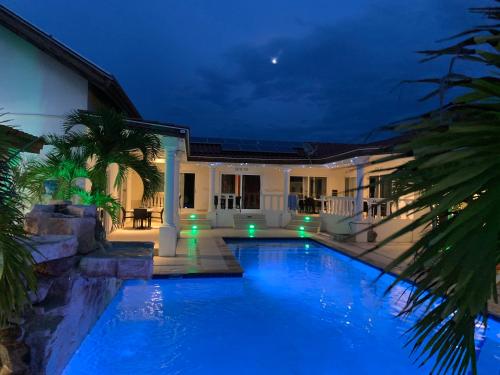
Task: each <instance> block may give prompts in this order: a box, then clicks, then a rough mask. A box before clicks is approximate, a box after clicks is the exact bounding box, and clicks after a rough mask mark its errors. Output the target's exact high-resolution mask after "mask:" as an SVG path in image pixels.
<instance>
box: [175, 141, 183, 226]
mask: <svg viewBox="0 0 500 375" xmlns="http://www.w3.org/2000/svg"><path fill="white" fill-rule="evenodd" d="M174 155H175V156H174V180H173V183H174V200H175V201H174V206H173V209H174V223H175V226H176V227H177V228H180V217H179V211H180V206H181V204H180V189H179V187H180V176H181V174H180V161H181V155H182V152H181V151H179V150H177V151H176V152H175V154H174Z"/></svg>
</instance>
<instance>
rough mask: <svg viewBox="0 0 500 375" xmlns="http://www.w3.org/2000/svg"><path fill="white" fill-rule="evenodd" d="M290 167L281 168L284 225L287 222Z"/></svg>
mask: <svg viewBox="0 0 500 375" xmlns="http://www.w3.org/2000/svg"><path fill="white" fill-rule="evenodd" d="M290 171H291V169H290V168H284V169H283V214H282V223H281V225H282V226H283V227H284V226H286V225H287V224H288V219H289V211H288V195H289V192H290Z"/></svg>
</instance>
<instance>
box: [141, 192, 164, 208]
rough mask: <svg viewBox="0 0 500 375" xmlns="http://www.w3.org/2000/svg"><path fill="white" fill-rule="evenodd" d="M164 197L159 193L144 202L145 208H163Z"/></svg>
mask: <svg viewBox="0 0 500 375" xmlns="http://www.w3.org/2000/svg"><path fill="white" fill-rule="evenodd" d="M163 202H164V197H163V192H158V193H155V195H153V197H152V198H150V199H147V200H146V201H144V203H143V206H144V207H163Z"/></svg>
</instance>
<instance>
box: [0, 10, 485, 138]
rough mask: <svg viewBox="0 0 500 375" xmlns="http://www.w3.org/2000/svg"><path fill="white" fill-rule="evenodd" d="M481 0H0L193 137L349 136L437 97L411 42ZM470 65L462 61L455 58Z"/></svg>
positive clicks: (441, 65) (459, 24)
mask: <svg viewBox="0 0 500 375" xmlns="http://www.w3.org/2000/svg"><path fill="white" fill-rule="evenodd" d="M491 3H492V2H491V1H486V0H484V1H481V0H412V1H410V0H300V1H298V0H297V1H294V0H252V1H242V0H239V1H238V0H211V1H209V0H205V1H203V0H148V1H132V0H129V1H125V0H111V1H110V0H108V1H102V0H80V1H77V0H72V1H67V0H43V1H34V0H9V1H3V0H2V4H3V5H5V6H7V7H9V8H10V9H11V10H13V11H14V12H16V13H18V14H19V15H21V16H22V17H24V18H26V19H27V20H28V21H30V22H32V23H34V24H35V25H37V26H38V27H40V28H41V29H43V30H44V31H46V32H47V33H49V34H51V35H53V36H54V37H55V38H57V39H58V40H60V41H62V42H63V43H65V44H66V45H68V46H69V47H71V48H72V49H74V50H75V51H77V52H78V53H80V54H81V55H83V56H85V57H86V58H88V59H90V60H92V61H93V62H94V63H96V64H97V65H99V66H101V67H102V68H104V69H105V70H107V71H108V72H110V73H112V74H113V75H114V76H115V77H117V79H118V80H119V82H120V83H121V84H122V86H123V87H124V89H125V90H126V92H127V93H128V94H129V96H130V98H131V99H132V100H133V101H134V103H135V104H136V106H137V107H138V109H139V111H140V112H141V114H142V116H143V117H144V118H145V119H149V120H158V121H167V122H174V123H178V124H182V125H187V126H189V127H191V129H192V133H193V135H195V136H217V137H233V138H234V137H240V138H253V139H281V140H287V139H289V140H324V141H332V142H334V141H337V142H342V141H343V142H359V141H363V140H364V139H365V136H366V135H367V134H368V133H369V132H370V131H371V130H372V129H375V128H377V127H380V126H381V125H384V124H387V123H389V122H392V121H395V120H397V119H400V118H404V117H407V116H410V115H414V114H418V113H420V112H422V111H424V110H426V109H429V108H430V107H432V106H435V105H436V103H434V102H430V103H426V104H422V103H419V102H418V101H417V99H418V98H419V96H421V95H423V94H424V93H425V92H427V90H428V89H429V88H428V87H427V88H425V87H421V86H417V85H410V86H408V85H399V82H400V81H401V80H405V79H415V78H422V77H429V76H436V75H441V74H442V73H444V72H445V70H446V68H447V61H446V60H443V61H438V62H433V63H428V64H420V63H419V62H418V60H419V56H417V55H416V54H415V51H417V50H421V49H429V48H437V47H439V46H440V45H442V43H441V44H439V43H436V41H437V40H439V39H442V38H444V37H447V36H451V35H453V34H455V33H457V32H460V31H462V30H464V29H465V28H467V27H469V26H472V25H476V24H480V23H484V22H485V21H484V20H482V19H480V18H478V17H477V16H474V15H471V14H469V13H468V12H467V8H468V7H471V6H478V5H484V4H491ZM459 68H460V66H459ZM463 68H467V69H469V71H470V69H471V67H463Z"/></svg>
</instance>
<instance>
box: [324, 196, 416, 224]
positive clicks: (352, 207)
mask: <svg viewBox="0 0 500 375" xmlns="http://www.w3.org/2000/svg"><path fill="white" fill-rule="evenodd" d="M411 202H413V199H399V200H397V201H389V200H386V199H381V198H368V199H363V207H362V210H363V217H364V218H369V219H380V218H383V217H386V216H388V215H391V214H392V213H394V212H396V211H397V210H399V209H400V208H403V207H404V206H406V205H408V204H410V203H411ZM321 212H322V213H324V214H330V215H338V216H354V215H355V214H356V213H357V212H356V203H355V199H354V198H353V197H331V196H330V197H321ZM399 218H400V219H403V220H411V219H413V214H403V215H400V217H399Z"/></svg>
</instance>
